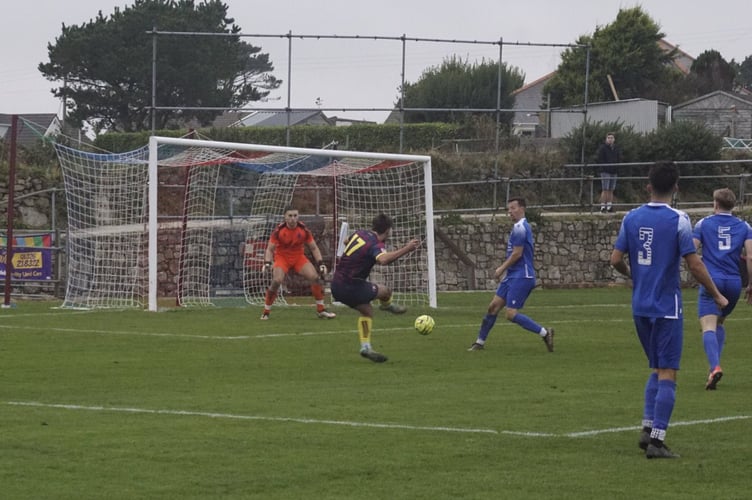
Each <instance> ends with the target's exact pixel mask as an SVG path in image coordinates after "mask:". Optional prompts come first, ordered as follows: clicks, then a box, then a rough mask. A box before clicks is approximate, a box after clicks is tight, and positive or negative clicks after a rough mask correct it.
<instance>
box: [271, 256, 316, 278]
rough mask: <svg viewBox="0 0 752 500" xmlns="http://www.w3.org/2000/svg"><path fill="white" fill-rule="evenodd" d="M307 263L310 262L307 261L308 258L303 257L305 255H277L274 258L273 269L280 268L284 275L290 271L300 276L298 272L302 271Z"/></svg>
mask: <svg viewBox="0 0 752 500" xmlns="http://www.w3.org/2000/svg"><path fill="white" fill-rule="evenodd" d="M309 262H310V261H309V260H308V257H306V256H305V254H300V255H280V254H277V255H275V256H274V267H280V268H282V270H283V271H284V272H285V274H287V273H289V272H290V269H292V270H294V271H295V272H296V273H298V274H300V270H301V269H303V266H305V265H306V264H308V263H309Z"/></svg>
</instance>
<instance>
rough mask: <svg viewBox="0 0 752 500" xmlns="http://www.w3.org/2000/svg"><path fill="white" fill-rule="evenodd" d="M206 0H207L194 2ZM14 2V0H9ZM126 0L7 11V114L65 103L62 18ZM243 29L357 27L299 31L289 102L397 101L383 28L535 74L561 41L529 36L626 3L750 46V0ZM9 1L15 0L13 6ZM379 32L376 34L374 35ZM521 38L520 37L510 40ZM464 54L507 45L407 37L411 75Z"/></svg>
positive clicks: (583, 25) (730, 47)
mask: <svg viewBox="0 0 752 500" xmlns="http://www.w3.org/2000/svg"><path fill="white" fill-rule="evenodd" d="M196 2H197V3H198V2H199V0H196ZM3 3H4V4H9V3H10V0H3ZM132 3H133V2H132V1H124V0H121V1H118V0H69V1H66V0H25V1H21V2H13V6H12V8H5V9H3V14H2V16H0V47H2V49H1V51H2V52H0V53H1V54H2V58H0V113H60V112H61V111H62V107H61V105H60V103H59V101H58V100H56V99H54V98H53V97H52V95H51V93H50V89H51V88H52V87H53V84H52V83H51V82H48V81H46V80H45V79H44V78H42V76H41V74H40V73H39V71H38V70H37V66H38V64H39V63H40V62H47V61H48V54H47V44H48V43H54V41H55V38H56V37H57V36H59V35H60V33H61V26H62V24H63V23H64V24H66V25H80V24H83V23H85V22H86V21H88V20H89V19H90V18H92V17H95V16H96V15H97V12H98V11H99V10H101V11H102V12H103V13H104V14H105V15H108V14H110V13H112V11H113V9H114V7H116V6H120V7H124V6H127V5H131V4H132ZM225 3H226V4H227V5H228V6H229V9H228V13H229V15H230V16H231V17H233V18H234V19H235V23H236V24H237V25H239V26H240V27H241V29H242V32H243V33H244V34H263V35H281V34H286V33H288V32H292V34H293V35H296V34H297V35H340V36H350V35H359V36H363V37H365V38H366V39H364V40H328V39H324V40H320V39H295V38H293V43H292V60H293V64H292V69H293V73H292V75H291V78H290V79H289V80H290V82H291V85H292V87H291V93H290V94H291V95H290V105H291V106H292V107H302V108H306V107H308V108H310V107H316V106H317V98H318V99H319V103H320V107H322V108H344V107H357V108H388V107H391V106H393V104H394V102H395V100H396V98H397V92H398V90H397V89H398V87H399V85H400V81H401V80H400V79H401V76H400V75H401V72H402V44H401V43H400V42H399V41H384V40H379V41H376V40H373V39H372V37H374V36H383V37H399V36H402V35H406V36H407V38H411V37H414V38H430V39H450V40H463V41H468V40H477V41H484V42H494V41H498V40H499V39H503V41H504V42H505V45H503V47H502V59H503V60H504V61H505V62H506V63H508V64H510V65H512V66H517V67H518V68H520V70H521V71H522V72H523V73H524V74H525V75H526V82H530V81H533V80H535V79H537V78H540V77H541V76H543V75H545V74H547V73H549V72H551V71H553V70H555V69H556V67H557V65H558V63H559V60H560V58H559V54H560V52H561V50H562V49H561V48H556V47H532V46H525V45H523V44H527V43H534V44H568V43H574V42H575V40H576V39H577V37H579V36H580V35H583V34H592V33H593V31H594V30H595V28H596V26H603V25H606V24H609V23H611V22H613V21H614V19H615V18H616V15H617V13H618V11H619V9H620V8H628V7H633V6H635V5H641V6H642V8H643V10H644V11H646V12H647V13H648V14H649V15H650V16H651V17H652V18H653V19H654V20H655V21H656V22H657V23H658V24H659V25H660V26H661V29H662V31H663V33H664V34H665V36H666V39H667V40H668V41H669V42H671V43H673V44H675V45H678V46H679V47H680V48H681V49H682V50H684V51H685V52H687V53H688V54H689V55H691V56H693V57H696V56H697V55H699V54H700V53H702V52H703V51H705V50H708V49H715V50H717V51H719V52H720V53H721V55H722V56H723V57H724V58H725V59H726V60H729V61H730V60H731V59H736V61H737V62H741V61H743V60H744V58H746V57H747V56H749V55H752V29H750V20H751V19H752V0H726V1H723V2H712V1H708V0H643V1H641V2H634V1H611V0H526V1H503V0H496V1H490V0H462V1H447V0H430V1H429V0H380V1H378V2H373V1H367V2H366V1H361V0H325V1H324V0H321V1H318V2H313V1H306V0H298V1H294V0H275V1H265V2H257V1H252V0H225ZM6 7H8V5H6ZM368 37H371V39H370V40H369V39H367V38H368ZM244 40H245V41H246V42H248V43H251V44H252V45H255V46H260V47H261V48H262V52H267V53H269V54H270V56H271V59H272V62H273V63H274V66H275V72H274V74H275V76H276V77H277V78H280V79H282V80H284V81H285V84H284V85H283V86H282V87H281V88H280V90H278V91H275V92H274V93H273V94H272V97H273V98H274V99H273V100H271V101H269V102H267V103H264V104H258V105H257V106H259V107H261V106H263V107H284V106H286V105H287V100H288V95H287V87H286V83H287V81H288V41H287V39H286V38H281V37H280V38H276V37H275V38H260V37H259V38H244ZM516 42H519V43H520V44H521V45H511V44H510V45H507V43H516ZM453 54H456V55H458V56H461V57H463V58H467V59H468V60H469V61H470V62H475V61H480V60H482V59H483V58H485V59H487V60H488V59H492V60H494V61H495V60H497V59H498V55H499V46H498V45H484V44H470V43H461V44H449V43H428V42H408V43H407V44H406V61H405V77H406V79H407V81H411V82H414V81H416V80H417V79H418V78H419V77H420V75H421V74H422V72H423V71H424V70H425V69H426V68H428V67H430V66H435V65H438V64H440V63H441V62H442V60H443V59H444V58H445V57H447V56H450V55H453ZM326 114H327V115H329V116H332V115H338V116H347V117H350V118H356V119H376V120H379V119H383V117H385V116H386V113H369V112H355V111H351V112H343V111H341V110H340V111H334V110H332V111H326Z"/></svg>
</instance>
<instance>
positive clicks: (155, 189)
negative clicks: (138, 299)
mask: <svg viewBox="0 0 752 500" xmlns="http://www.w3.org/2000/svg"><path fill="white" fill-rule="evenodd" d="M164 149H172V150H174V151H178V153H176V155H180V154H185V153H180V152H186V151H194V153H192V154H194V155H195V151H196V150H200V151H201V152H202V153H201V154H199V155H198V159H195V158H194V159H191V160H189V161H188V162H187V163H189V164H190V165H191V168H207V167H208V166H209V165H210V164H212V162H213V161H214V162H215V163H217V164H219V165H230V164H234V165H242V167H241V168H250V169H253V170H255V171H257V172H260V178H259V179H258V182H257V184H256V185H255V186H249V187H252V188H253V190H254V194H253V201H252V202H251V203H250V205H251V208H250V212H249V213H245V214H240V215H239V216H240V217H242V218H243V223H244V224H245V226H246V232H247V236H246V238H245V243H246V253H247V255H246V258H247V259H249V260H252V259H253V256H252V255H248V254H249V253H250V252H249V251H248V248H249V246H250V248H251V250H252V251H254V247H253V246H252V245H249V243H252V242H265V241H266V240H268V237H269V234H270V232H271V228H272V227H273V225H274V224H275V223H277V222H280V221H281V220H282V215H283V209H284V206H286V205H287V204H290V203H291V202H292V201H293V200H294V199H296V198H299V195H298V194H296V190H300V189H302V188H314V187H317V185H318V186H319V187H320V186H321V185H324V186H327V185H330V186H331V189H330V190H329V191H325V192H324V196H331V197H332V198H333V199H325V200H317V203H321V204H324V205H326V207H327V208H326V210H319V211H318V212H319V213H320V214H322V215H323V218H324V219H326V220H327V221H328V222H327V224H329V225H330V226H331V228H332V232H333V233H335V234H334V241H332V242H331V247H332V249H333V250H332V254H333V253H334V252H335V251H336V248H337V245H338V244H339V241H336V240H337V239H338V235H337V234H336V232H337V230H338V228H339V227H341V224H342V223H345V224H347V225H348V226H349V228H351V229H352V230H355V229H360V228H363V227H368V228H370V223H371V220H372V219H373V217H374V216H376V215H377V214H378V213H379V212H385V213H387V214H389V215H390V216H392V217H393V218H394V220H395V228H394V231H393V234H392V237H391V240H390V242H388V243H387V244H388V245H393V246H401V245H404V244H405V243H406V242H407V241H409V239H412V238H419V239H421V240H423V241H424V246H423V248H422V249H421V250H420V251H418V252H414V253H415V254H417V257H416V259H415V260H414V261H412V262H410V261H409V259H407V258H404V257H403V259H400V260H401V261H404V262H403V263H402V264H400V261H397V262H395V263H393V264H391V265H390V266H384V267H385V269H384V271H380V270H377V269H374V272H375V273H376V275H377V276H375V277H374V278H375V279H376V280H378V279H385V280H386V282H387V284H388V285H389V286H391V287H392V288H393V289H394V291H395V294H396V295H397V296H400V295H401V294H404V295H405V297H406V302H408V303H413V304H418V303H420V302H423V303H424V304H425V305H428V306H430V307H437V297H436V261H435V243H434V220H433V195H432V177H431V157H430V156H422V155H402V154H388V153H373V152H359V151H340V150H331V149H311V148H289V147H282V146H268V145H256V144H243V143H227V142H219V141H206V140H197V139H181V138H170V137H159V136H153V137H151V138H150V140H149V165H148V169H149V175H148V179H149V185H148V200H149V210H148V223H147V227H148V229H147V231H148V235H149V238H148V309H149V310H150V311H156V310H157V309H158V306H157V299H158V297H159V277H158V261H159V252H160V242H159V240H158V236H157V235H158V234H159V231H160V227H161V226H162V225H163V224H164V223H161V222H160V220H159V208H158V207H159V203H160V202H161V201H162V200H160V194H159V169H160V168H162V167H163V166H164V165H165V164H169V163H170V160H169V159H165V157H166V155H165V154H164V153H163V152H162V151H163V150H164ZM207 151H209V152H217V154H216V155H212V154H211V153H208V154H207ZM213 156H216V158H218V160H216V159H215V160H212V159H207V158H212V157H213ZM181 161H183V162H185V159H183V160H181ZM216 187H217V186H210V188H214V189H216ZM196 189H197V188H196V186H194V185H189V186H187V187H186V194H185V198H186V201H185V203H186V204H187V203H189V199H190V197H191V196H193V193H194V191H195V190H196ZM208 203H215V201H214V200H209V201H208ZM296 205H297V203H296ZM209 208H211V210H212V216H214V213H213V209H214V208H213V207H203V208H201V209H200V211H202V212H206V211H207V210H208V209H209ZM305 213H306V211H305V210H303V209H301V214H305ZM187 217H188V222H187V227H188V228H190V227H197V226H199V225H201V221H200V220H199V219H202V218H204V219H206V218H207V214H205V213H199V214H188V215H187ZM208 218H211V217H208ZM215 219H216V217H215ZM211 222H212V221H206V220H205V221H204V224H210V223H211ZM214 222H216V220H215V221H214ZM185 225H186V223H184V226H185ZM416 231H417V232H416ZM208 239H211V236H209V237H208ZM318 243H319V246H322V242H321V241H318ZM202 245H203V246H206V245H207V243H205V242H204V243H203V244H197V243H187V244H186V243H183V244H182V246H184V247H187V248H183V249H181V262H185V261H186V256H185V254H186V252H189V251H195V250H196V248H197V247H200V246H202ZM255 251H258V248H255ZM201 258H203V259H210V258H211V257H210V256H208V255H206V256H202V257H201ZM198 260H200V259H198ZM247 263H248V262H246V264H247ZM182 265H183V264H182V263H181V267H182ZM378 267H380V266H378ZM388 268H392V269H388ZM206 269H207V270H206V273H203V272H202V273H200V274H208V273H209V271H208V269H209V264H208V262H207V268H206ZM182 271H183V270H182V268H181V272H182ZM379 273H383V275H379ZM259 274H260V273H258V272H255V271H253V270H252V269H251V270H249V269H248V266H246V272H245V277H244V289H245V292H246V301H247V302H249V303H258V300H259V294H261V300H263V291H264V290H265V287H266V286H268V279H269V278H268V277H265V276H259ZM372 274H373V273H372ZM259 278H261V279H262V280H263V282H262V283H261V284H259V283H258V282H257V280H258V279H259ZM206 279H208V278H206ZM181 287H185V288H187V285H185V284H180V283H179V284H178V288H181ZM206 288H208V283H207V284H206ZM259 288H260V290H259ZM207 295H208V292H207ZM408 296H409V299H407V297H408ZM416 297H418V298H416ZM420 297H423V298H422V299H421V298H420ZM178 302H179V303H180V300H179V301H178Z"/></svg>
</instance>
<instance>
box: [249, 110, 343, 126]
mask: <svg viewBox="0 0 752 500" xmlns="http://www.w3.org/2000/svg"><path fill="white" fill-rule="evenodd" d="M289 115H290V125H300V124H304V123H306V122H309V121H311V120H312V119H316V118H319V119H323V120H324V121H328V119H327V118H326V116H324V113H322V112H321V111H290V113H289ZM287 116H288V113H287V112H285V111H254V112H253V113H251V114H249V115H247V116H245V117H244V118H242V119H241V120H240V122H239V123H238V125H239V126H245V127H254V126H257V127H275V126H282V127H284V126H286V125H287Z"/></svg>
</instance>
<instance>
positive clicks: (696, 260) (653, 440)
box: [610, 162, 728, 458]
mask: <svg viewBox="0 0 752 500" xmlns="http://www.w3.org/2000/svg"><path fill="white" fill-rule="evenodd" d="M648 178H649V184H648V192H649V193H650V202H649V203H647V204H645V205H642V206H641V207H638V208H636V209H634V210H632V211H630V212H629V213H627V215H626V216H625V217H624V220H623V221H622V223H621V228H620V229H619V234H618V236H617V237H616V243H615V244H614V249H613V251H612V252H611V259H610V262H611V265H612V266H613V267H614V269H616V270H617V271H619V272H620V273H621V274H623V275H625V276H627V277H631V278H632V284H633V287H632V316H633V319H634V324H635V328H636V330H637V336H638V338H639V340H640V344H641V345H642V349H643V350H644V351H645V355H646V356H647V358H648V366H649V367H650V369H651V374H650V376H649V377H648V380H647V383H646V385H645V394H644V402H645V404H644V407H643V417H642V433H641V434H640V440H639V442H638V444H639V446H640V448H642V449H644V450H645V456H646V457H647V458H678V457H679V455H677V454H675V453H673V452H672V451H671V450H670V449H669V448H668V446H666V445H665V444H664V441H665V439H666V430H667V429H668V425H669V420H670V419H671V412H672V411H673V409H674V402H675V400H676V372H677V370H679V363H680V361H681V354H682V343H683V338H684V330H683V319H682V297H681V287H680V280H679V267H680V263H681V259H682V257H683V258H684V260H685V261H686V264H687V268H688V269H689V271H690V272H691V273H692V275H693V276H694V277H695V279H696V280H697V281H698V282H699V283H700V284H701V285H702V286H704V287H705V289H706V291H707V293H708V295H709V296H711V297H712V298H713V300H714V301H715V303H716V304H717V305H718V307H720V308H724V307H726V306H727V305H728V300H726V298H725V297H724V296H723V295H722V294H721V292H720V291H719V290H718V288H717V287H716V286H715V284H714V283H713V280H712V279H711V278H710V274H709V273H708V270H707V269H706V268H705V265H704V264H703V263H702V260H701V259H700V257H699V256H698V255H697V253H696V250H695V245H694V243H693V241H692V224H691V223H690V221H689V217H688V216H687V214H686V213H684V212H682V211H679V210H676V209H674V208H672V207H671V206H670V205H669V204H670V202H671V198H672V196H673V193H674V192H675V191H676V190H677V189H678V185H677V183H678V181H679V170H678V168H677V166H676V164H675V163H673V162H657V163H655V164H654V165H653V166H652V167H651V168H650V173H649V174H648ZM625 255H627V256H628V258H629V265H628V266H627V263H626V262H625V261H624V256H625Z"/></svg>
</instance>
